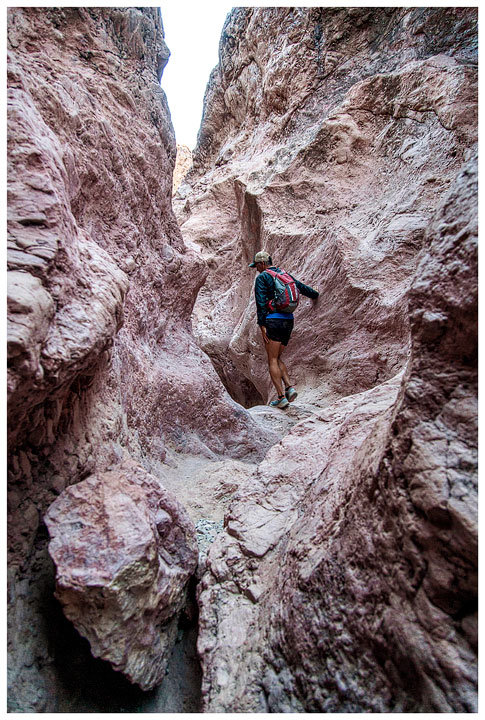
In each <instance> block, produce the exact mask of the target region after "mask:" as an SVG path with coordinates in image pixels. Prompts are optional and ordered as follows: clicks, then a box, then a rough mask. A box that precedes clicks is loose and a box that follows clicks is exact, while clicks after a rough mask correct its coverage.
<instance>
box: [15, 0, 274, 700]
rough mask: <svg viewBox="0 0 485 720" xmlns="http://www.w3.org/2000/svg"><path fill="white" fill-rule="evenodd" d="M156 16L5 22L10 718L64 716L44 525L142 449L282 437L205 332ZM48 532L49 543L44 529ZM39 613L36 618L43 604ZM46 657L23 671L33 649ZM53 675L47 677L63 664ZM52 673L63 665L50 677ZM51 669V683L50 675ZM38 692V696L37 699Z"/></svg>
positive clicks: (101, 11) (32, 16)
mask: <svg viewBox="0 0 485 720" xmlns="http://www.w3.org/2000/svg"><path fill="white" fill-rule="evenodd" d="M168 55H169V51H168V48H167V47H166V45H165V41H164V35H163V28H162V23H161V18H160V14H159V11H158V10H157V9H154V8H138V9H137V8H69V7H66V8H11V9H9V13H8V123H9V126H8V151H9V152H8V180H9V188H8V193H9V195H8V233H9V234H8V250H7V262H8V270H9V273H8V275H9V278H8V361H9V367H8V430H9V438H8V442H9V486H8V524H9V567H10V573H11V574H10V586H9V589H10V598H11V599H12V604H11V611H12V614H11V617H10V620H9V622H10V627H9V652H10V660H9V661H10V675H9V683H10V685H9V687H10V701H11V702H12V705H11V708H12V709H13V710H16V711H17V710H19V711H22V712H25V711H32V712H44V711H52V712H56V711H57V706H56V696H55V693H54V692H51V689H52V687H53V686H55V682H56V681H55V679H54V680H52V679H50V680H48V681H46V680H45V677H44V676H43V673H44V669H45V668H46V667H49V668H52V667H53V665H52V658H51V657H50V655H49V651H48V650H46V647H47V645H48V643H47V640H46V638H45V637H43V636H42V634H41V633H39V634H36V635H34V634H33V633H31V632H30V631H29V629H28V627H27V625H26V624H25V623H23V622H18V621H17V617H21V616H22V613H24V612H28V614H29V617H30V616H31V617H32V618H33V619H32V626H33V627H39V626H42V627H43V626H44V625H43V623H42V619H41V618H39V616H38V615H36V613H37V612H38V605H39V603H38V602H37V600H35V599H32V597H31V596H27V597H26V596H25V594H24V593H23V592H22V591H21V588H22V587H23V585H22V583H25V582H26V581H27V580H26V578H30V581H31V584H32V585H33V584H34V583H35V580H34V577H36V578H37V577H38V575H39V573H42V572H43V571H44V570H46V568H49V567H50V562H49V559H48V556H47V552H46V549H45V544H46V543H45V538H44V537H43V528H42V517H43V514H44V512H45V511H46V509H47V508H48V507H49V505H50V504H51V503H52V502H53V500H54V499H55V498H56V497H57V495H59V493H61V492H62V490H64V489H65V488H66V486H69V485H71V484H74V483H77V482H79V481H80V480H83V479H85V478H86V477H88V476H90V475H91V474H93V473H103V472H104V471H105V470H106V469H107V468H108V467H111V466H113V465H116V464H117V463H119V462H120V460H121V459H122V458H123V457H124V455H125V452H128V453H129V454H130V455H131V457H133V458H134V459H136V460H137V461H138V462H140V463H141V464H142V466H143V467H144V468H145V469H146V470H148V471H151V472H153V473H154V474H155V475H156V476H157V477H159V478H160V477H162V475H163V468H164V463H170V464H171V465H174V464H175V463H176V461H177V456H178V453H180V452H190V453H193V454H194V455H203V456H205V457H209V458H211V457H212V458H216V459H217V458H218V457H219V455H220V454H224V455H227V454H229V455H232V456H234V457H238V458H252V459H253V460H254V459H257V458H259V459H261V458H262V457H263V456H264V452H265V450H266V449H267V447H268V446H269V444H270V442H271V437H270V436H269V434H265V432H264V431H263V432H261V431H260V430H259V428H258V426H257V424H256V423H255V421H254V420H253V419H252V417H251V416H250V415H249V413H248V412H246V411H245V410H244V409H243V408H241V407H239V406H238V405H237V404H236V403H235V402H234V401H233V400H232V398H231V397H230V396H229V395H228V394H227V392H226V391H225V390H224V388H223V387H222V385H221V383H220V381H219V378H218V376H217V374H216V372H215V370H214V368H213V366H212V363H211V362H210V360H209V358H207V356H206V355H204V354H203V353H202V352H201V351H200V349H199V348H198V346H197V344H196V342H195V339H194V337H193V335H192V331H191V312H192V307H193V303H194V301H195V297H196V295H197V292H198V289H199V287H200V286H201V284H202V283H203V282H204V278H205V275H206V272H207V269H206V266H205V263H204V261H203V259H201V258H200V256H199V255H197V253H196V252H194V250H192V249H191V248H189V247H187V246H186V245H185V244H184V242H183V240H182V237H181V234H180V231H179V229H178V227H177V223H176V220H175V217H174V214H173V211H172V207H171V196H172V171H173V167H174V163H175V137H174V132H173V128H172V125H171V122H170V116H169V111H168V107H167V104H166V99H165V95H164V92H163V91H162V89H161V88H160V84H159V79H160V77H161V73H162V70H163V67H164V65H165V63H166V61H167V58H168ZM38 531H39V532H38ZM34 606H35V607H34ZM27 646H28V647H31V648H32V651H31V655H32V657H42V658H43V662H42V664H41V665H39V663H37V662H33V661H32V662H30V660H29V663H28V665H26V664H24V659H23V658H24V651H23V650H22V648H25V647H27ZM49 672H50V670H49ZM52 672H53V671H52ZM44 675H45V673H44ZM32 688H34V690H33V689H32Z"/></svg>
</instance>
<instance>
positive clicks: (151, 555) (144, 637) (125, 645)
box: [45, 461, 198, 690]
mask: <svg viewBox="0 0 485 720" xmlns="http://www.w3.org/2000/svg"><path fill="white" fill-rule="evenodd" d="M45 522H46V525H47V527H48V529H49V534H50V537H51V541H50V544H49V552H50V554H51V556H52V559H53V560H54V563H55V566H56V597H57V598H58V599H59V600H60V602H61V604H62V606H63V609H64V613H65V615H66V616H67V617H68V618H69V620H71V621H72V622H73V624H74V626H75V627H76V629H77V630H78V631H79V633H80V634H81V635H82V636H83V637H85V638H87V639H88V640H89V643H90V646H91V652H92V653H93V655H94V656H95V657H100V658H102V659H104V660H108V661H109V662H110V663H111V664H112V665H113V667H114V668H115V669H116V670H119V671H121V672H122V673H123V674H124V675H126V676H127V677H128V678H129V680H130V681H131V682H133V683H137V684H138V685H140V687H141V688H142V689H143V690H149V689H151V688H153V687H155V686H156V685H157V684H159V683H160V682H161V680H162V679H163V677H164V674H165V670H166V667H167V661H168V658H169V656H170V652H171V650H172V647H173V643H174V640H175V634H176V631H177V620H178V615H179V612H180V610H181V608H182V607H183V604H184V602H185V599H186V590H187V584H188V581H189V579H190V577H191V575H192V574H193V572H194V571H195V568H196V566H197V558H198V551H197V543H196V540H195V528H194V525H193V523H192V522H191V520H190V518H189V516H188V515H187V513H186V511H185V510H184V509H183V507H182V506H181V505H180V504H179V503H178V502H177V501H176V499H175V498H174V496H173V495H171V494H170V493H169V492H167V491H166V490H165V489H164V488H163V487H162V486H161V485H160V482H159V481H157V479H156V478H154V477H153V476H152V475H150V474H149V473H147V472H146V471H145V470H143V468H141V467H140V466H138V465H136V464H135V463H133V462H131V461H125V462H123V463H122V464H120V465H119V466H117V467H116V468H115V469H113V470H109V471H107V472H104V473H99V474H97V475H91V476H90V477H88V478H87V479H86V480H83V481H82V482H80V483H78V484H77V485H73V486H71V487H69V488H67V489H66V490H64V492H63V493H62V494H61V495H60V496H59V497H58V498H57V500H56V501H55V502H54V503H53V504H52V505H51V506H50V508H49V510H48V512H47V514H46V516H45Z"/></svg>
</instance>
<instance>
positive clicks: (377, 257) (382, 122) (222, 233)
mask: <svg viewBox="0 0 485 720" xmlns="http://www.w3.org/2000/svg"><path fill="white" fill-rule="evenodd" d="M431 37H432V38H433V42H432V41H431V40H430V38H431ZM475 51H476V12H475V11H474V10H473V9H460V8H447V9H445V10H443V9H442V8H431V9H427V10H424V9H419V8H416V9H406V8H394V9H392V8H378V9H367V8H350V9H349V8H340V9H338V8H239V9H237V10H235V11H234V12H233V13H232V14H231V16H230V18H229V19H228V20H227V21H226V24H225V26H224V30H223V34H222V38H221V44H220V63H219V66H218V67H217V68H216V69H215V70H214V72H213V74H212V76H211V80H210V83H209V86H208V89H207V93H206V98H205V105H204V116H203V122H202V126H201V130H200V134H199V144H198V146H197V148H196V150H195V152H194V168H193V170H192V171H191V172H190V173H189V175H188V176H187V177H186V179H185V182H184V183H183V184H182V185H181V187H180V189H179V192H178V194H177V196H176V199H175V202H174V207H175V208H176V214H177V217H178V219H179V222H180V224H181V229H182V233H183V236H184V239H185V241H186V242H187V243H189V244H191V243H194V244H195V245H196V246H197V247H198V248H199V252H200V255H201V256H202V257H203V258H204V259H205V260H206V261H207V263H208V265H209V275H208V279H207V281H206V283H205V284H204V286H203V287H202V289H201V292H200V293H199V296H198V299H197V303H196V305H195V311H194V330H195V333H196V335H197V338H198V340H199V343H200V344H201V347H203V348H204V349H205V350H206V352H208V354H209V355H210V356H211V358H212V359H213V362H214V366H215V367H216V369H217V371H218V373H219V375H220V377H221V378H222V380H223V382H224V383H225V385H226V387H228V388H229V389H230V391H231V394H232V395H233V396H234V397H236V398H237V399H238V400H239V401H240V402H242V403H243V404H246V405H247V406H250V405H255V404H258V402H261V400H260V399H261V398H263V400H264V401H266V400H267V399H268V397H270V396H271V394H272V393H273V389H272V385H271V381H270V380H269V378H268V373H267V372H266V356H265V353H264V349H263V348H262V347H261V341H260V335H259V331H258V329H257V327H256V324H255V321H254V317H255V307H254V300H253V297H252V287H253V284H254V271H251V270H248V268H247V263H248V262H249V261H251V260H252V258H253V255H254V253H255V252H256V251H257V250H259V249H261V248H262V247H264V248H266V249H267V250H268V251H269V252H270V253H271V254H272V256H273V259H274V260H275V262H276V263H277V264H279V265H280V266H282V267H285V268H286V269H288V270H289V271H290V272H293V273H294V274H295V275H296V276H297V277H299V278H300V279H301V280H302V281H303V282H306V283H308V284H310V285H316V286H317V287H318V289H319V290H320V292H321V298H320V300H319V302H318V304H317V305H316V306H314V305H313V304H312V303H311V302H310V301H307V300H306V299H303V302H302V304H301V307H300V308H299V310H298V314H297V321H296V326H295V331H294V336H293V337H294V339H293V341H292V342H291V343H290V346H289V348H288V350H287V351H286V353H285V356H286V358H287V360H288V365H289V366H290V368H294V370H293V375H292V381H293V382H294V383H297V384H298V385H299V387H300V388H308V389H310V388H311V400H312V401H313V402H318V400H319V399H320V401H321V402H323V403H326V402H329V401H332V400H336V399H337V398H339V397H343V396H345V395H348V394H353V393H356V392H360V391H363V390H366V389H368V388H369V387H372V386H373V385H375V384H376V383H377V382H382V381H385V380H387V379H389V378H391V377H393V376H394V375H395V374H396V373H397V372H399V371H400V370H401V369H402V368H403V366H404V364H405V362H406V358H407V353H408V351H409V344H408V343H409V323H408V317H407V291H408V289H409V287H410V284H411V280H412V277H413V275H414V272H415V270H416V262H417V257H418V253H419V251H420V250H421V249H422V247H423V242H424V231H425V228H426V226H427V224H428V222H429V221H430V219H431V217H432V215H433V212H434V211H435V209H436V207H437V205H438V203H439V201H440V199H441V198H442V197H443V195H444V193H445V192H446V191H447V189H448V188H449V185H450V183H451V182H452V181H453V179H454V178H455V176H456V174H457V172H458V171H459V169H460V167H461V166H462V164H463V162H464V161H466V159H467V158H468V157H469V153H470V149H471V148H473V146H474V144H475V143H476V140H477V125H476V110H477V105H476V99H477V95H476V90H477V86H476V81H477V75H476V55H475ZM306 399H308V400H310V396H308V397H307V398H306Z"/></svg>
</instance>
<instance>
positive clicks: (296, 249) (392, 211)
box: [175, 8, 477, 712]
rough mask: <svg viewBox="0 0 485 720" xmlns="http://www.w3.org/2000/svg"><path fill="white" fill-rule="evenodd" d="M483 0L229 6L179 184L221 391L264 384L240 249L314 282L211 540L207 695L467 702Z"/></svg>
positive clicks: (383, 708)
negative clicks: (268, 406) (285, 405)
mask: <svg viewBox="0 0 485 720" xmlns="http://www.w3.org/2000/svg"><path fill="white" fill-rule="evenodd" d="M476 20H477V15H476V11H475V9H473V8H378V9H377V8H373V9H369V8H238V9H236V10H234V11H233V12H232V14H231V16H230V17H229V18H228V20H227V21H226V24H225V26H224V30H223V35H222V38H221V43H220V48H219V51H220V62H219V66H218V68H216V69H215V70H214V72H213V74H212V76H211V79H210V82H209V86H208V90H207V93H206V99H205V105H204V117H203V123H202V127H201V130H200V133H199V143H198V147H197V148H196V150H195V153H194V167H193V169H192V171H191V172H190V173H189V175H188V176H187V177H186V178H185V181H184V183H182V185H181V187H180V188H179V191H178V193H177V196H176V198H175V207H176V213H177V217H178V219H179V222H180V225H181V229H182V233H183V236H184V239H185V241H186V242H187V244H188V245H189V246H190V247H193V248H194V251H195V252H198V253H199V254H200V256H201V257H203V258H204V259H205V260H206V262H207V264H208V266H209V274H208V277H207V281H206V283H205V285H204V286H203V287H202V289H201V292H200V293H199V296H198V299H197V302H196V305H195V308H194V316H193V318H194V330H195V333H196V335H197V338H198V341H199V343H200V344H201V347H203V348H204V349H205V350H206V351H207V353H208V354H209V355H210V356H211V358H212V360H213V362H214V366H215V368H216V369H217V372H218V373H219V376H220V377H221V379H222V380H223V382H224V384H225V385H226V387H227V388H228V389H229V390H230V392H231V394H232V395H233V397H235V398H237V399H238V400H239V401H240V402H241V403H243V404H245V405H246V406H248V407H249V406H253V405H258V403H259V402H260V398H263V399H264V400H266V399H267V398H268V397H270V396H271V394H272V392H273V390H272V386H271V382H270V379H269V376H268V372H267V368H266V358H265V353H264V348H263V347H262V344H261V340H260V334H259V331H258V328H257V326H256V318H255V307H254V300H253V296H252V286H253V283H254V274H252V271H250V270H248V268H247V263H248V262H249V261H250V260H251V259H252V257H253V254H254V253H255V252H256V251H257V250H259V249H261V248H263V247H264V248H265V249H267V250H268V251H269V252H270V253H271V254H272V256H273V258H274V260H275V262H276V263H277V264H278V265H280V266H282V267H285V268H286V269H288V270H289V271H291V272H294V273H295V274H296V276H297V277H299V278H300V279H301V280H303V282H306V283H308V284H312V285H316V286H318V289H319V290H320V298H319V301H318V303H317V304H315V305H311V304H310V303H308V304H306V303H305V301H303V303H302V306H301V307H300V308H299V309H298V311H297V315H296V322H295V330H294V333H293V336H292V340H291V342H290V345H289V347H288V350H287V351H286V352H285V359H286V360H287V364H288V366H289V367H290V370H291V377H292V380H293V382H294V383H295V384H296V385H297V388H298V391H299V396H298V400H297V403H300V404H302V406H303V407H304V408H305V409H307V410H308V411H309V416H308V417H307V418H303V419H301V420H300V422H298V423H297V424H296V425H295V426H294V427H292V428H291V429H290V430H289V432H288V434H287V435H286V437H284V439H283V440H282V441H281V442H280V443H279V444H278V445H276V446H275V447H273V448H272V449H271V450H270V451H269V453H268V454H267V456H266V458H265V459H264V461H263V462H262V463H260V465H259V466H258V468H257V469H256V470H255V472H254V473H253V474H252V475H251V476H250V478H248V480H247V481H244V480H243V481H242V482H241V483H240V484H239V487H238V490H237V492H236V495H235V498H234V499H233V500H232V502H230V503H229V508H228V511H227V513H226V516H225V530H224V532H222V533H220V534H219V535H218V536H217V539H216V540H215V542H214V544H213V546H212V547H211V550H210V551H209V554H208V560H207V570H206V572H205V574H204V576H203V579H202V582H201V585H200V587H199V602H200V606H201V619H200V624H201V630H200V635H199V652H200V654H201V659H202V666H203V698H204V709H205V711H208V712H389V711H393V712H412V711H415V712H416V711H417V712H436V711H437V712H473V711H476V706H477V704H476V703H477V699H476V593H477V585H476V567H477V565H476V545H477V536H476V503H477V497H476V391H477V386H476V378H477V374H476V334H477V328H476V274H477V266H476V239H477V238H476V210H477V208H476V203H477V195H476V157H475V150H476V142H477V122H476V117H477V116H476V111H477V94H476V91H477V84H476V83H477V58H476V48H477V45H476V39H477V36H476ZM242 376H244V379H241V377H242Z"/></svg>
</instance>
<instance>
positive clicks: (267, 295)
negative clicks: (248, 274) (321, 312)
mask: <svg viewBox="0 0 485 720" xmlns="http://www.w3.org/2000/svg"><path fill="white" fill-rule="evenodd" d="M249 267H250V268H256V270H257V271H258V273H259V275H258V277H257V278H256V282H255V284H254V295H255V298H256V308H257V312H258V325H259V327H260V329H261V334H262V336H263V342H264V347H265V349H266V354H267V356H268V368H269V374H270V375H271V380H272V381H273V385H274V386H275V388H276V392H277V394H278V397H277V399H276V400H272V401H271V402H270V405H271V406H272V407H277V408H285V407H287V406H288V404H289V403H290V402H293V400H294V399H295V398H296V397H297V395H298V393H297V392H296V390H295V388H294V387H293V386H292V385H291V382H290V378H289V375H288V370H287V368H286V365H285V363H284V362H283V360H282V359H281V354H282V352H283V350H284V349H285V347H286V346H287V345H288V341H289V339H290V335H291V331H292V330H293V312H292V311H293V309H294V308H295V307H296V305H297V304H298V298H299V293H301V294H302V295H305V296H306V297H309V298H311V299H312V300H316V299H317V298H318V295H319V293H318V291H317V290H315V289H314V288H311V287H309V286H308V285H304V284H303V283H302V282H300V281H299V280H297V279H296V278H295V277H293V275H290V274H289V273H287V272H285V270H282V269H280V268H278V267H276V266H275V265H273V260H272V258H271V256H270V255H269V253H267V252H266V251H265V250H261V251H260V252H258V253H256V255H255V256H254V260H253V262H252V263H249ZM283 383H284V385H283Z"/></svg>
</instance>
